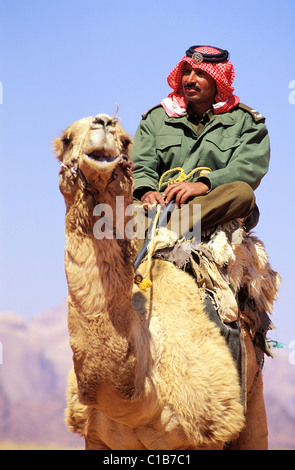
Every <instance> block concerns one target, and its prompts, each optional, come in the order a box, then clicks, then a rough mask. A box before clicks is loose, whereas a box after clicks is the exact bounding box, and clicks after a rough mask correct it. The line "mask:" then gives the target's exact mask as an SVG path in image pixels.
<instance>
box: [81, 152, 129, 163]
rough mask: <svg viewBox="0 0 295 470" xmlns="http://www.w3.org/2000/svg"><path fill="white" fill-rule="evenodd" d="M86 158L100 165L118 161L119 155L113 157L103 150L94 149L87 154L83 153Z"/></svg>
mask: <svg viewBox="0 0 295 470" xmlns="http://www.w3.org/2000/svg"><path fill="white" fill-rule="evenodd" d="M84 156H85V157H86V158H87V159H89V160H91V161H95V162H97V163H99V164H100V165H108V164H110V163H115V162H117V160H118V161H119V159H120V156H115V157H113V156H112V155H109V154H106V153H105V152H104V151H103V150H94V151H93V152H91V153H89V154H85V155H84Z"/></svg>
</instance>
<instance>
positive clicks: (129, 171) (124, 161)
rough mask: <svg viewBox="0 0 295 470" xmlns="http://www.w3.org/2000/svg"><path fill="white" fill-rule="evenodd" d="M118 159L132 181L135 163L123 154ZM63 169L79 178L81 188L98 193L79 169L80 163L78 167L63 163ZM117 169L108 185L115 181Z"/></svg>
mask: <svg viewBox="0 0 295 470" xmlns="http://www.w3.org/2000/svg"><path fill="white" fill-rule="evenodd" d="M116 158H120V160H119V162H118V165H121V166H122V168H123V170H124V171H125V173H126V175H127V177H128V178H130V179H132V178H133V175H132V170H133V163H132V162H130V161H129V160H128V156H127V155H126V154H125V153H121V154H120V155H118V157H115V159H116ZM61 168H67V169H68V170H70V171H71V173H72V175H74V176H78V177H79V178H80V181H81V188H82V189H84V190H85V191H88V192H91V193H94V192H98V190H97V189H96V188H95V187H94V186H93V185H92V184H90V183H89V181H88V180H87V178H86V176H85V174H84V173H83V171H82V170H81V168H80V167H79V164H78V163H77V164H76V165H74V164H73V165H69V164H65V163H63V162H61ZM115 169H116V167H115V168H114V170H113V171H112V174H111V176H110V178H109V181H108V185H109V184H110V183H111V182H112V181H113V180H114V179H115Z"/></svg>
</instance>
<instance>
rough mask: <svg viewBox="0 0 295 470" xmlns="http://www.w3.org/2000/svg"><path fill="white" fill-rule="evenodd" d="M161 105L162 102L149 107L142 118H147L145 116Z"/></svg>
mask: <svg viewBox="0 0 295 470" xmlns="http://www.w3.org/2000/svg"><path fill="white" fill-rule="evenodd" d="M159 107H161V105H160V104H157V105H156V106H153V107H152V108H151V109H149V110H148V111H147V112H146V113H144V114H142V116H141V117H142V119H145V118H146V117H147V115H148V114H149V113H150V112H151V111H153V110H154V109H156V108H159Z"/></svg>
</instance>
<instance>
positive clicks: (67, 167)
mask: <svg viewBox="0 0 295 470" xmlns="http://www.w3.org/2000/svg"><path fill="white" fill-rule="evenodd" d="M130 144H131V139H130V137H129V136H128V135H127V134H126V133H125V131H124V130H123V128H122V127H121V126H120V125H119V124H118V123H117V119H116V118H112V117H110V116H108V115H105V114H100V115H97V116H96V117H94V118H92V117H89V118H84V119H82V120H80V121H77V122H75V123H73V124H72V125H71V126H69V127H68V128H67V129H66V131H65V132H64V133H63V135H62V136H61V138H58V139H56V141H55V151H56V156H57V158H58V159H59V161H60V163H61V170H60V181H59V186H60V191H61V193H62V194H63V196H64V199H65V204H66V216H65V236H66V247H65V271H66V276H67V282H68V326H69V334H70V344H71V348H72V351H73V370H72V371H71V372H70V374H69V381H68V390H67V401H68V407H67V410H66V421H67V424H68V426H69V428H70V430H71V431H73V432H76V433H79V434H80V435H81V436H83V437H84V438H85V445H86V449H117V450H118V449H123V450H127V449H133V450H135V449H141V450H144V449H148V450H153V449H157V450H161V449H222V448H224V446H226V445H227V444H229V443H232V445H233V446H236V447H237V448H243V446H244V447H247V446H248V447H249V432H247V431H246V428H247V426H248V429H250V428H251V423H252V421H253V420H252V418H251V419H250V424H249V418H248V413H247V415H246V418H245V415H244V408H243V404H242V402H241V385H240V382H239V377H238V372H237V369H236V366H235V363H234V361H233V358H232V356H231V354H230V351H229V349H228V347H227V345H226V342H225V340H224V338H223V337H222V336H221V335H220V331H219V329H218V328H217V326H216V325H215V324H214V323H213V322H211V321H210V320H209V318H208V316H207V314H206V311H205V308H204V302H203V297H202V290H201V289H199V288H198V286H197V284H196V282H195V279H194V278H193V277H192V276H191V275H189V274H188V273H187V272H185V271H184V270H181V269H179V268H178V267H176V266H175V265H174V264H172V263H171V262H169V261H165V260H162V259H154V260H153V264H152V270H151V280H152V287H151V288H150V289H149V290H147V291H142V290H140V288H139V287H138V286H137V285H136V284H135V283H134V268H133V263H134V258H135V253H136V239H134V238H130V237H128V236H127V235H126V231H125V230H124V228H125V227H126V224H127V223H128V222H129V221H130V220H131V219H132V216H131V215H126V216H125V218H123V220H122V217H121V215H120V214H117V213H116V210H117V206H116V204H115V201H116V197H117V196H120V197H123V199H122V200H123V206H124V214H125V213H127V212H128V211H126V208H127V207H128V206H129V205H130V204H132V202H133V181H132V174H131V170H130V163H129V148H130ZM101 207H103V208H106V207H110V208H111V212H109V213H108V215H106V214H107V212H108V211H105V214H104V215H102V212H101V211H100V210H98V209H99V208H101ZM109 214H112V217H111V220H110V216H109ZM102 221H104V222H105V224H104V227H105V228H106V227H108V230H109V228H110V227H111V230H113V234H114V233H116V237H115V236H110V230H109V231H108V236H106V237H104V238H99V237H97V236H95V227H97V226H99V227H102V225H101V222H102ZM96 224H98V225H96ZM118 233H119V236H118ZM251 246H252V245H251ZM234 257H235V254H234V253H233V252H232V255H231V261H233V259H234ZM229 261H230V260H229V259H228V262H229ZM146 263H147V261H144V262H143V263H142V265H141V266H140V271H141V272H142V273H144V272H145V270H146V267H147V265H146ZM221 264H222V263H221ZM234 269H235V264H234V263H233V267H232V271H234ZM244 271H245V269H243V268H242V267H240V268H239V270H236V279H237V280H238V281H239V282H240V283H243V282H244V281H243V279H242V278H243V275H244V274H243V273H244ZM256 287H257V286H256ZM253 289H254V290H255V286H253ZM244 336H245V338H246V339H245V342H246V343H249V345H248V348H249V351H250V354H248V356H247V361H248V368H247V392H248V396H250V395H251V396H250V398H251V397H253V396H256V395H257V396H258V399H255V400H254V405H253V406H251V403H250V399H249V403H248V410H250V412H251V413H252V415H255V419H256V421H257V414H259V413H260V412H259V413H258V411H257V409H256V408H257V403H258V402H259V406H260V409H262V413H260V415H261V416H262V418H261V421H262V425H261V426H258V427H257V426H256V424H255V425H254V426H252V430H251V433H252V434H253V429H254V430H255V433H254V434H255V436H254V438H255V439H256V442H257V443H258V444H257V445H258V446H259V445H261V446H266V444H265V434H267V428H266V420H265V411H264V405H263V397H262V384H261V373H260V367H259V365H258V364H257V361H256V357H255V351H254V348H253V343H252V341H251V338H250V336H249V332H248V330H247V329H244ZM248 339H249V341H248ZM249 404H250V406H249ZM254 408H255V410H254ZM249 416H250V415H249ZM245 423H247V426H246V427H245ZM261 429H262V431H261ZM259 433H260V434H261V435H263V438H262V439H263V444H259V439H260V437H259V436H260V434H259ZM258 434H259V436H258ZM239 436H240V437H241V436H242V441H243V442H242V444H241V445H240V444H237V443H238V437H239ZM233 443H235V444H233ZM255 445H256V444H255ZM255 445H254V447H255Z"/></svg>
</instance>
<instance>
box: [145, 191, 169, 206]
mask: <svg viewBox="0 0 295 470" xmlns="http://www.w3.org/2000/svg"><path fill="white" fill-rule="evenodd" d="M141 202H142V203H143V204H154V203H155V202H158V203H159V204H165V201H164V198H163V196H162V194H161V193H159V192H158V191H148V192H147V193H145V194H144V195H143V196H142V198H141Z"/></svg>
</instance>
